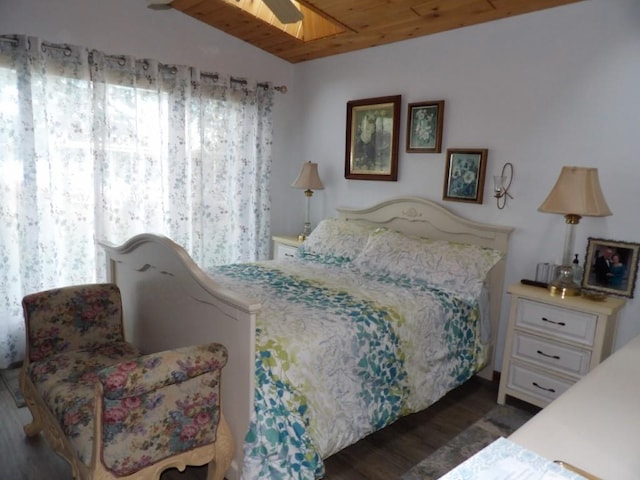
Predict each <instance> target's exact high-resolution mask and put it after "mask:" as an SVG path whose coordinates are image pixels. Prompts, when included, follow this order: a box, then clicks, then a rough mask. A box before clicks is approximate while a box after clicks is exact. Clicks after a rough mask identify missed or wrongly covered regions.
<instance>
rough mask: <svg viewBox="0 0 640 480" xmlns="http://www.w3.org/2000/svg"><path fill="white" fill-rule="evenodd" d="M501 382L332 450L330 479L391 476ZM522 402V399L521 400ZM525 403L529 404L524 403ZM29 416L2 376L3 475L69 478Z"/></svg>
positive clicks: (188, 473) (442, 438) (481, 410)
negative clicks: (31, 434) (29, 426)
mask: <svg viewBox="0 0 640 480" xmlns="http://www.w3.org/2000/svg"><path fill="white" fill-rule="evenodd" d="M496 397H497V387H496V386H495V385H494V384H492V383H489V382H487V381H484V380H481V379H472V380H471V381H469V382H468V383H466V384H465V385H463V386H462V387H460V388H458V389H456V390H454V391H453V392H451V393H449V394H448V395H447V396H446V397H444V398H443V399H442V400H440V401H439V402H437V403H436V404H434V405H433V406H432V407H430V408H428V409H427V410H425V411H423V412H420V413H417V414H414V415H410V416H408V417H405V418H402V419H400V420H398V421H397V422H396V423H394V424H393V425H391V426H389V427H387V428H386V429H384V430H382V431H380V432H377V433H374V434H372V435H369V436H368V437H367V438H365V439H364V440H361V441H360V442H358V443H356V444H355V445H352V446H351V447H348V448H346V449H344V450H343V451H341V452H339V453H337V454H335V455H333V456H332V457H330V458H329V459H327V461H326V462H325V465H326V469H327V475H326V477H325V478H326V479H327V480H360V479H363V480H364V479H367V480H382V479H384V480H390V479H395V478H399V477H400V475H402V474H403V473H404V472H406V471H407V470H409V469H410V468H411V467H412V466H413V465H415V464H416V463H418V462H419V461H420V460H422V459H423V458H424V457H426V456H427V455H429V454H430V453H431V452H433V451H434V450H436V449H437V448H438V447H440V446H442V445H444V444H445V443H447V442H448V441H449V440H450V439H452V438H453V437H454V436H456V435H457V434H458V433H460V432H461V431H462V430H464V429H465V428H467V427H468V426H470V425H471V424H472V423H474V422H475V421H476V420H478V419H479V418H480V417H482V416H483V415H484V414H485V413H486V412H488V411H489V410H490V409H491V408H492V407H493V406H494V405H495V404H496ZM518 406H520V405H518ZM522 406H523V407H524V408H526V404H523V405H522ZM30 420H31V415H30V413H29V410H28V409H27V408H26V407H24V408H20V409H18V408H16V406H15V403H14V401H13V398H12V397H11V394H10V393H9V392H8V390H7V389H6V388H5V386H4V384H3V382H2V381H0V465H1V466H2V467H0V468H1V469H2V475H0V477H1V478H3V479H4V478H6V479H11V480H41V479H47V480H71V470H70V468H69V467H68V465H67V463H66V462H65V461H64V460H63V459H62V458H60V457H58V456H57V455H55V454H54V453H52V451H51V449H50V448H49V446H48V445H47V442H46V441H45V440H44V438H42V437H41V436H39V437H35V438H33V439H28V438H26V437H25V435H24V434H23V431H22V425H23V424H25V423H27V422H29V421H30ZM161 478H162V480H205V479H206V470H205V468H204V467H198V468H195V467H190V468H187V469H186V470H185V472H183V473H180V472H178V471H177V470H175V469H174V470H168V471H166V472H165V473H164V474H163V475H162V477H161Z"/></svg>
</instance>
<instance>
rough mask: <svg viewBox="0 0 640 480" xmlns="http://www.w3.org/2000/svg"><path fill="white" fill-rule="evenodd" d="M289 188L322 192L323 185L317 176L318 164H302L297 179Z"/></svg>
mask: <svg viewBox="0 0 640 480" xmlns="http://www.w3.org/2000/svg"><path fill="white" fill-rule="evenodd" d="M291 186H292V187H294V188H302V189H305V190H323V189H324V185H322V181H321V180H320V176H319V175H318V164H317V163H312V162H306V163H303V164H302V168H301V169H300V174H299V175H298V178H296V180H295V182H293V183H292V184H291Z"/></svg>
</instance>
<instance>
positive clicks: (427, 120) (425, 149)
mask: <svg viewBox="0 0 640 480" xmlns="http://www.w3.org/2000/svg"><path fill="white" fill-rule="evenodd" d="M443 123H444V100H438V101H435V102H421V103H410V104H409V105H408V110H407V142H406V151H407V153H440V152H441V151H442V125H443Z"/></svg>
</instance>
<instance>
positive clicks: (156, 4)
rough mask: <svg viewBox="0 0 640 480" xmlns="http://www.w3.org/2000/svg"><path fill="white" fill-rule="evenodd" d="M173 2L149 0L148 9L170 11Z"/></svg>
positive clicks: (168, 0)
mask: <svg viewBox="0 0 640 480" xmlns="http://www.w3.org/2000/svg"><path fill="white" fill-rule="evenodd" d="M172 1H173V0H147V8H150V9H151V10H169V9H170V8H171V5H169V4H170V3H171V2H172Z"/></svg>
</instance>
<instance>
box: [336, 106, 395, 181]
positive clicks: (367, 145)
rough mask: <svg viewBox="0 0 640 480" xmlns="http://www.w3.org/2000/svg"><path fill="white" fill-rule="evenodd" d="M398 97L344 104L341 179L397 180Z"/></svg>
mask: <svg viewBox="0 0 640 480" xmlns="http://www.w3.org/2000/svg"><path fill="white" fill-rule="evenodd" d="M401 98H402V97H401V95H391V96H387V97H376V98H366V99H362V100H351V101H349V102H347V132H346V133H347V141H346V155H345V162H344V177H345V178H347V179H351V180H383V181H392V182H395V181H397V180H398V139H399V136H400V102H401Z"/></svg>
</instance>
